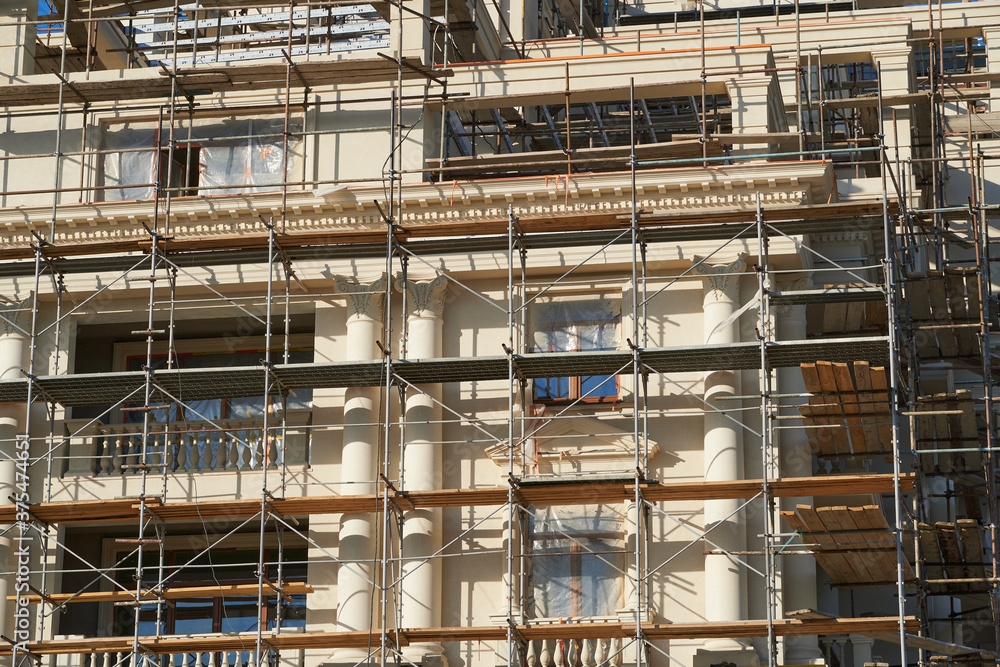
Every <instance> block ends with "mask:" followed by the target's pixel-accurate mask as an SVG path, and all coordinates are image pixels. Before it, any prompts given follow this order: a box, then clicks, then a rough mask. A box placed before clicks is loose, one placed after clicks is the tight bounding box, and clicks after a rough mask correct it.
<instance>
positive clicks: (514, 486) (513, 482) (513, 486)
mask: <svg viewBox="0 0 1000 667" xmlns="http://www.w3.org/2000/svg"><path fill="white" fill-rule="evenodd" d="M507 484H509V485H510V493H511V497H512V498H513V500H514V502H515V503H516V504H517V505H518V506H519V507H527V506H528V502H527V501H526V500H525V499H524V496H523V495H522V494H521V486H520V483H519V482H518V479H517V478H516V477H514V475H513V474H511V473H510V472H508V473H507Z"/></svg>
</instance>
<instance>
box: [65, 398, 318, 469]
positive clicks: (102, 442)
mask: <svg viewBox="0 0 1000 667" xmlns="http://www.w3.org/2000/svg"><path fill="white" fill-rule="evenodd" d="M310 418H311V411H309V410H294V411H291V410H290V411H289V412H288V414H287V415H286V418H285V425H284V428H283V429H282V428H281V426H280V422H278V423H277V424H275V421H272V422H271V423H270V424H269V428H268V430H269V431H270V434H271V436H270V438H267V439H265V438H264V420H263V419H261V418H242V419H238V418H237V419H215V420H212V421H176V422H169V423H153V424H151V425H150V426H149V435H148V438H147V444H146V470H147V471H148V472H149V473H151V474H162V473H163V471H164V467H165V468H166V471H167V472H168V473H185V472H187V473H191V472H222V471H234V472H240V471H251V470H260V469H262V468H263V467H264V466H265V465H266V466H267V467H269V468H277V467H279V466H281V465H282V464H285V465H308V463H309V450H310V442H311V436H310V430H309V429H308V428H307V426H308V424H309V421H310ZM89 422H90V420H70V421H68V422H67V428H68V430H69V431H70V433H71V434H72V435H71V437H70V446H69V459H70V463H69V470H68V473H69V474H76V475H88V474H89V475H94V476H98V477H108V476H112V475H134V474H138V473H139V472H141V469H142V458H143V457H142V447H143V444H142V443H143V434H142V431H143V427H142V424H138V423H133V424H103V423H100V422H94V423H89Z"/></svg>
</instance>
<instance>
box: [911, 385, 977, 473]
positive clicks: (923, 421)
mask: <svg viewBox="0 0 1000 667" xmlns="http://www.w3.org/2000/svg"><path fill="white" fill-rule="evenodd" d="M920 413H926V415H923V414H920ZM916 426H917V429H916V432H917V449H918V451H921V452H924V453H923V454H920V455H919V462H920V466H921V469H922V470H923V471H924V472H925V473H943V474H963V473H964V474H976V473H980V472H982V471H983V456H982V453H980V452H975V451H966V452H956V451H947V450H955V449H976V448H978V447H981V446H983V445H982V444H981V443H980V435H979V424H978V422H977V421H976V412H975V404H974V403H973V401H972V394H971V393H970V392H969V391H967V390H962V391H957V392H955V393H941V394H933V395H929V396H921V397H919V398H918V399H917V416H916ZM937 449H941V450H946V451H942V452H940V453H937V452H934V451H930V452H929V450H937Z"/></svg>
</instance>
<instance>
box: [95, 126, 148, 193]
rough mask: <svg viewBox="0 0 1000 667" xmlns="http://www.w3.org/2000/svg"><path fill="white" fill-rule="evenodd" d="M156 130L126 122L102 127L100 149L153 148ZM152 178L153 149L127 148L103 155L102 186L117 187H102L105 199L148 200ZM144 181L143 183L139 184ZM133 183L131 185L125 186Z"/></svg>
mask: <svg viewBox="0 0 1000 667" xmlns="http://www.w3.org/2000/svg"><path fill="white" fill-rule="evenodd" d="M155 145H156V129H155V128H152V127H145V128H143V127H135V125H134V124H131V123H129V124H126V125H124V126H123V127H121V128H120V129H116V130H106V131H105V132H104V141H103V145H102V148H103V149H104V150H123V149H137V148H146V147H153V146H155ZM155 179H156V151H155V150H148V151H142V150H128V151H127V152H124V153H105V154H104V185H106V186H108V185H113V186H121V187H114V188H109V189H107V190H104V191H103V193H104V197H103V198H104V200H105V201H119V200H122V199H152V198H153V192H154V188H153V186H152V185H148V184H150V183H153V182H154V181H155ZM141 184H146V185H141ZM127 186H134V187H127Z"/></svg>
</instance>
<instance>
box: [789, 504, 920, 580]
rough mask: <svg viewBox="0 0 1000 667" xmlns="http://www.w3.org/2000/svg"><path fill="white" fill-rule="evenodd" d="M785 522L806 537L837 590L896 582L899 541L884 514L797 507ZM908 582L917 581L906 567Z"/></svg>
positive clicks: (872, 509) (857, 509) (865, 509)
mask: <svg viewBox="0 0 1000 667" xmlns="http://www.w3.org/2000/svg"><path fill="white" fill-rule="evenodd" d="M781 517H782V519H783V520H784V521H785V523H786V524H788V526H789V527H790V528H792V529H793V530H796V531H798V532H800V533H801V534H802V539H803V542H805V543H806V544H808V545H809V550H810V551H811V552H812V553H813V554H814V555H815V556H816V562H817V563H818V564H819V566H820V567H821V568H823V570H824V571H825V572H826V573H827V574H828V575H830V580H831V582H832V583H833V585H834V586H857V585H861V586H864V585H877V584H884V585H891V584H893V583H895V581H896V540H895V537H894V535H893V532H892V530H891V529H890V527H889V522H888V521H886V518H885V515H884V514H883V513H882V510H881V509H879V508H878V507H876V506H875V505H865V506H862V507H844V506H838V507H820V508H814V507H812V506H810V505H797V506H796V508H795V511H794V512H793V511H784V512H782V513H781ZM903 576H904V578H905V580H906V581H911V580H912V579H913V577H914V575H913V570H912V568H911V567H910V565H909V563H904V568H903Z"/></svg>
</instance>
